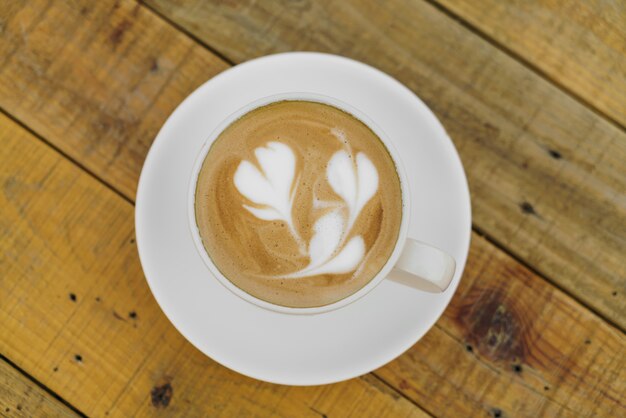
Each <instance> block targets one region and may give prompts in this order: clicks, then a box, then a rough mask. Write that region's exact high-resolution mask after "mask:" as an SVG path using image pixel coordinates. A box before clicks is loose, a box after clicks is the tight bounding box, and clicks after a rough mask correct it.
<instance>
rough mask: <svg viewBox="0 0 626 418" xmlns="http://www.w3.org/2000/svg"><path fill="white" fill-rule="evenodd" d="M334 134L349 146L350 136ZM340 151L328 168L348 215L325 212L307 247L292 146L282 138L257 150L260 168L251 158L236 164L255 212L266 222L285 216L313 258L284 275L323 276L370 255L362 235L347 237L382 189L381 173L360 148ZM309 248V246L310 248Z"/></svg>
mask: <svg viewBox="0 0 626 418" xmlns="http://www.w3.org/2000/svg"><path fill="white" fill-rule="evenodd" d="M331 132H332V133H333V134H334V135H335V136H337V137H338V139H340V140H343V141H344V142H345V144H348V142H347V140H346V138H345V134H344V133H343V132H342V131H339V130H338V129H337V128H333V129H331ZM344 147H345V148H347V150H346V149H342V150H340V151H337V152H336V153H335V154H334V155H333V156H332V157H331V159H330V161H329V162H328V165H327V167H326V173H325V176H326V181H327V182H328V183H329V184H330V186H331V187H332V189H333V191H334V192H335V193H336V194H337V195H338V196H339V197H340V198H341V199H342V200H343V202H342V204H343V206H345V208H346V209H347V210H346V211H345V212H347V214H348V217H347V219H344V218H343V214H342V211H340V210H333V211H331V212H329V213H327V214H325V215H323V216H321V217H320V218H319V219H318V220H317V221H316V222H315V225H314V226H313V230H314V232H313V235H312V237H311V241H310V242H309V244H308V245H307V246H304V245H303V240H302V238H301V237H300V234H299V233H298V231H297V230H296V228H295V227H294V221H293V219H292V212H293V209H292V205H293V201H294V199H293V196H294V194H295V192H296V190H297V187H298V183H297V182H296V181H295V180H296V171H295V167H296V164H295V161H296V156H295V155H294V152H293V150H292V149H291V148H290V147H289V146H288V145H286V144H283V143H280V142H269V143H268V144H267V145H266V146H264V147H259V148H257V149H256V150H255V152H254V154H255V156H256V159H257V163H258V166H259V168H257V167H256V166H255V165H254V164H252V163H251V162H249V161H242V162H241V163H240V164H239V166H238V167H237V171H236V172H235V176H234V183H235V186H236V187H237V190H239V193H241V194H242V196H244V197H245V198H247V199H248V200H249V201H251V202H253V203H255V204H256V205H257V206H250V205H247V204H243V205H242V206H243V207H244V208H246V209H247V210H248V211H250V213H252V214H253V215H254V216H256V217H257V218H259V219H261V220H265V221H276V220H282V221H284V222H286V224H287V225H288V226H289V231H290V232H291V234H292V235H293V238H294V240H295V241H296V242H297V243H298V246H299V249H300V251H301V252H302V253H303V254H306V256H307V257H308V258H309V264H308V265H307V266H306V267H305V268H303V269H301V270H298V271H295V272H293V273H288V274H284V275H280V276H277V277H283V278H300V277H306V276H316V275H319V274H344V273H349V272H351V271H354V270H356V268H357V267H358V266H359V264H360V263H361V261H363V257H364V256H365V244H364V242H363V238H362V237H361V236H360V235H357V236H354V237H352V238H351V239H350V241H349V242H347V243H346V240H345V238H346V237H347V236H348V235H349V233H350V229H351V227H352V225H353V224H354V222H355V220H356V219H357V218H358V216H359V214H360V213H361V210H362V209H363V206H365V204H366V203H367V202H368V201H369V200H370V199H371V198H372V197H373V196H374V194H375V193H376V190H377V189H378V172H377V171H376V167H374V165H373V164H372V162H371V161H370V159H369V158H367V156H366V155H365V154H364V153H362V152H360V153H358V154H357V156H356V159H354V158H353V156H352V155H351V154H350V153H349V151H350V150H349V146H347V145H344ZM305 248H306V250H305Z"/></svg>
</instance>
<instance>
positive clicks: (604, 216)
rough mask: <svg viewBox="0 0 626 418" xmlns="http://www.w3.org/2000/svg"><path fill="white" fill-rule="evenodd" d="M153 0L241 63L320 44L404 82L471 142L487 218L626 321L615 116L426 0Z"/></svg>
mask: <svg viewBox="0 0 626 418" xmlns="http://www.w3.org/2000/svg"><path fill="white" fill-rule="evenodd" d="M146 3H147V4H149V5H150V6H151V7H154V8H155V9H156V10H158V11H159V13H162V14H163V15H165V16H167V17H168V18H169V19H171V20H172V21H174V22H176V23H177V24H178V25H180V26H181V27H183V28H185V29H186V30H188V31H189V32H191V33H193V34H194V35H195V36H196V37H197V38H199V39H201V40H203V41H204V42H205V43H206V44H208V45H210V46H211V47H212V48H213V49H215V50H217V51H219V52H220V53H221V54H223V55H224V56H226V57H227V58H229V59H230V60H232V61H234V62H241V61H244V60H247V59H250V58H253V57H256V56H260V55H265V54H269V53H273V52H281V51H289V50H320V51H325V52H332V53H338V54H341V55H346V56H349V57H352V58H355V59H358V60H361V61H364V62H367V63H370V64H372V65H374V66H376V67H378V68H380V69H382V70H384V71H386V72H388V73H389V74H391V75H393V76H395V77H396V78H398V79H399V80H400V81H402V82H403V83H405V84H406V85H407V86H408V87H409V88H411V89H412V90H413V91H415V92H416V93H417V94H418V95H419V96H420V97H421V98H422V99H424V100H425V101H426V102H427V103H428V105H429V106H430V107H431V108H432V109H433V110H434V111H435V113H436V114H437V116H438V117H439V118H440V119H441V120H442V122H443V124H444V126H445V127H446V129H447V130H448V132H449V133H450V135H451V137H452V139H453V140H454V142H455V144H456V146H457V148H458V149H459V152H460V154H461V158H462V160H463V163H464V165H465V169H466V171H467V174H468V177H469V183H470V189H471V193H472V202H473V216H474V224H475V226H476V227H477V228H478V229H479V230H481V231H483V232H484V233H486V234H487V235H489V236H490V237H491V238H492V239H493V240H494V241H497V242H498V243H499V244H500V245H501V246H503V247H506V248H507V250H510V251H511V252H513V253H514V254H515V255H516V256H517V257H519V258H520V259H523V260H524V261H525V262H526V263H528V264H529V265H531V266H532V267H533V268H535V269H537V270H538V271H540V272H541V273H542V274H543V275H544V276H546V277H547V278H549V279H550V280H552V281H554V282H555V283H557V284H558V285H559V286H561V287H562V288H564V289H566V290H567V291H568V292H569V293H571V294H573V295H575V296H576V297H577V298H579V299H580V300H582V301H584V303H585V304H587V305H589V306H591V307H592V308H593V309H594V310H596V311H598V312H600V313H601V314H602V315H604V316H605V317H607V318H609V319H610V320H612V321H614V322H615V323H618V324H619V326H620V327H622V328H625V327H626V302H625V297H626V263H624V262H623V258H624V256H623V254H624V248H626V199H625V195H626V164H624V161H626V133H624V132H623V131H621V130H619V129H618V128H616V127H615V126H614V125H613V124H611V123H610V122H608V121H607V120H605V119H603V118H602V117H601V116H599V115H597V114H596V113H594V112H593V111H591V110H589V109H588V108H586V107H585V106H583V105H582V104H581V103H579V102H578V101H576V100H574V99H573V98H572V97H570V96H569V95H567V94H565V93H563V92H562V91H561V90H559V89H558V88H557V87H555V86H554V85H552V84H550V83H549V82H548V81H546V80H545V79H543V78H541V77H540V76H539V75H537V74H536V73H534V72H532V71H531V70H529V69H528V68H527V67H525V66H524V65H522V64H520V63H519V62H518V61H516V60H515V59H513V58H512V57H510V56H508V55H506V54H505V53H503V52H501V51H499V50H497V49H496V48H494V47H493V46H492V45H491V44H490V43H488V42H487V41H485V40H483V39H481V38H480V37H479V36H477V35H476V34H474V33H473V32H471V31H470V30H468V29H467V28H465V27H463V26H462V25H461V24H459V23H458V22H456V21H454V20H453V19H451V18H449V17H448V16H446V15H444V14H443V13H442V12H441V11H439V10H437V9H436V8H435V7H434V6H432V5H430V4H427V3H425V2H422V1H414V0H398V1H388V2H380V1H377V0H349V1H341V2H334V1H316V2H313V1H300V2H291V1H276V2H250V3H247V2H228V3H219V4H218V3H215V2H203V1H200V0H176V1H173V0H147V1H146ZM520 36H523V34H520ZM607 59H608V58H607ZM622 59H623V57H622ZM619 62H623V61H617V60H615V61H613V62H612V63H611V64H613V65H618V64H619ZM604 81H606V80H604ZM622 83H626V81H624V80H622ZM604 89H605V90H607V91H609V90H612V91H616V90H619V89H620V88H619V85H618V86H614V85H613V84H611V83H610V82H608V81H607V84H606V85H605V86H604ZM615 106H616V107H620V106H621V108H622V109H625V108H626V99H624V100H621V101H619V102H617V103H615Z"/></svg>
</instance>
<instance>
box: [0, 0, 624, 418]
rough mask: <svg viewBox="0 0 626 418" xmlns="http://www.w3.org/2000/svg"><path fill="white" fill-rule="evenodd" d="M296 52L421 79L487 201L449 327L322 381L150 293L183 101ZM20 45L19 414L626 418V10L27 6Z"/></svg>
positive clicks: (12, 87)
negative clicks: (147, 272) (142, 217)
mask: <svg viewBox="0 0 626 418" xmlns="http://www.w3.org/2000/svg"><path fill="white" fill-rule="evenodd" d="M290 50H316V51H327V52H333V53H337V54H342V55H346V56H349V57H352V58H355V59H358V60H361V61H364V62H367V63H369V64H371V65H374V66H376V67H378V68H380V69H382V70H383V71H386V72H388V73H389V74H392V75H393V76H395V77H396V78H398V79H399V80H400V81H402V82H403V83H405V84H406V85H407V86H409V88H411V89H412V90H413V91H415V92H416V93H417V94H418V95H419V96H420V97H421V98H422V99H424V100H425V101H426V102H427V104H428V105H429V106H430V107H431V108H432V109H433V110H434V112H435V113H436V114H437V116H438V117H439V118H440V119H441V121H442V122H443V124H444V125H445V127H446V128H447V130H448V132H449V133H450V136H451V137H452V138H453V140H454V143H455V144H456V146H457V148H458V150H459V152H460V154H461V157H462V160H463V163H464V165H465V169H466V171H467V174H468V176H469V182H470V188H471V193H472V203H473V214H474V225H473V227H474V232H473V235H472V246H471V251H470V256H469V261H468V265H467V267H466V270H465V274H464V277H463V280H462V282H461V285H460V287H459V290H458V292H457V294H456V296H455V297H454V299H453V301H452V303H451V305H450V307H449V308H448V309H447V310H446V312H445V314H444V315H443V317H442V318H441V319H440V320H439V322H438V323H437V324H436V326H435V327H434V328H433V329H432V330H431V331H430V332H429V333H428V334H427V335H426V336H425V337H424V338H423V339H422V340H421V341H419V342H418V343H417V344H416V345H415V346H413V347H412V348H411V349H410V350H409V351H408V352H407V353H405V354H404V355H403V356H401V357H400V358H398V359H397V360H395V361H393V362H391V363H390V364H388V365H386V366H385V367H382V368H381V369H379V370H376V371H375V372H373V373H370V374H369V375H366V376H363V377H361V378H357V379H353V380H350V381H347V382H343V383H339V384H335V385H329V386H322V387H308V388H299V387H286V386H277V385H272V384H266V383H262V382H259V381H256V380H252V379H249V378H246V377H243V376H241V375H239V374H237V373H234V372H231V371H230V370H228V369H226V368H224V367H221V366H219V365H218V364H216V363H215V362H213V361H212V360H210V359H208V358H207V357H205V356H204V355H203V354H201V353H200V352H199V351H198V350H196V349H194V348H193V347H192V346H191V345H190V344H189V343H187V342H186V341H185V340H184V339H183V338H182V336H181V335H180V334H178V332H177V331H176V330H175V329H174V328H173V326H172V325H171V324H170V323H169V321H168V320H167V319H166V318H165V316H164V315H163V313H162V312H161V311H160V310H159V308H158V306H157V304H156V302H155V300H154V298H153V297H152V295H151V294H150V291H149V290H148V286H147V285H146V281H145V279H144V276H143V273H142V271H141V267H140V265H139V260H138V257H137V250H136V248H135V239H134V230H133V203H134V199H135V192H136V186H137V179H138V175H139V172H140V169H141V166H142V163H143V160H144V158H145V155H146V152H147V150H148V148H149V147H150V143H151V142H152V140H153V139H154V137H155V135H156V133H157V131H158V129H159V127H160V126H161V124H162V123H163V122H164V121H165V119H166V118H167V116H168V115H169V114H170V113H171V112H172V110H173V109H174V108H175V107H176V105H177V104H178V103H180V102H181V100H183V98H184V97H185V96H187V95H188V94H189V93H190V92H191V91H193V90H194V89H195V88H196V87H198V85H200V84H201V83H202V82H204V81H206V80H207V79H209V78H211V77H213V76H214V75H216V74H217V73H219V72H221V71H223V70H225V69H226V68H228V67H230V66H232V65H234V64H236V63H239V62H242V61H245V60H248V59H250V58H253V57H257V56H261V55H265V54H269V53H273V52H279V51H290ZM0 57H2V59H1V64H0V107H1V113H0V182H1V185H2V193H0V211H1V216H0V237H1V240H0V353H1V355H2V357H1V358H0V415H3V416H4V415H6V416H57V415H58V416H76V415H81V416H82V415H88V416H111V417H112V416H120V417H132V416H153V415H154V416H157V415H158V416H182V417H196V416H221V417H238V416H277V417H315V418H319V417H329V418H330V417H346V416H350V417H365V416H372V417H396V416H398V417H404V416H414V417H418V416H429V415H432V416H449V417H470V416H472V417H489V416H491V417H518V416H529V417H539V416H545V417H555V416H558V417H588V416H603V417H618V416H626V406H625V404H626V338H625V336H624V333H623V331H624V328H625V327H626V302H625V301H626V299H625V298H626V130H625V127H626V3H625V2H623V1H619V0H588V1H583V0H580V1H571V2H565V1H557V0H517V1H506V2H505V1H500V0H481V1H470V0H428V1H420V0H393V1H384V2H383V1H375V0H350V1H330V0H326V1H313V0H299V1H295V0H294V1H279V2H275V1H272V2H268V1H237V0H231V1H221V2H217V1H214V2H205V1H200V0H146V1H145V2H140V3H137V2H135V1H133V0H117V1H114V0H99V1H88V0H65V1H52V0H32V1H18V0H9V1H3V2H2V3H0ZM478 306H480V308H478Z"/></svg>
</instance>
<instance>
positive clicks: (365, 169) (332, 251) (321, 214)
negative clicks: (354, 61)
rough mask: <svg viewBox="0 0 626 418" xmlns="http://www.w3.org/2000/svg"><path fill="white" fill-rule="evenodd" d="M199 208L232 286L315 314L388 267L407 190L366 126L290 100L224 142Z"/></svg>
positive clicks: (204, 175) (237, 125)
mask: <svg viewBox="0 0 626 418" xmlns="http://www.w3.org/2000/svg"><path fill="white" fill-rule="evenodd" d="M195 211H196V222H197V226H198V230H199V233H200V236H201V238H202V242H203V245H204V247H205V249H206V251H207V254H208V255H209V257H210V258H211V260H212V261H213V263H214V264H215V266H216V267H217V268H218V269H219V270H220V272H221V273H222V274H223V275H224V276H225V277H226V278H227V279H228V280H230V281H231V282H232V283H233V284H235V285H236V286H238V287H239V288H241V289H242V290H244V291H246V292H247V293H250V294H251V295H253V296H255V297H257V298H259V299H262V300H265V301H268V302H271V303H275V304H279V305H283V306H289V307H313V306H323V305H327V304H330V303H333V302H336V301H338V300H341V299H343V298H345V297H347V296H349V295H351V294H352V293H354V292H356V291H358V290H359V289H360V288H361V287H363V286H365V285H366V284H367V283H369V281H370V280H372V278H374V277H375V276H376V274H377V273H378V272H379V271H380V270H381V268H382V267H383V266H384V265H385V263H386V262H387V260H388V258H389V257H390V255H391V253H392V252H393V249H394V247H395V244H396V241H397V237H398V233H399V229H400V223H401V220H402V194H401V189H400V181H399V179H398V175H397V172H396V168H395V164H394V162H393V160H392V159H391V156H390V155H389V153H388V151H387V149H386V148H385V146H384V145H383V143H382V142H381V141H380V139H379V138H378V137H377V136H376V134H374V132H372V131H371V130H370V129H369V128H368V127H367V126H366V125H364V124H363V123H362V122H361V121H360V120H358V119H356V118H355V117H354V116H352V115H350V114H348V113H345V112H343V111H342V110H339V109H337V108H334V107H332V106H329V105H325V104H321V103H315V102H306V101H284V102H279V103H274V104H271V105H267V106H264V107H261V108H258V109H255V110H253V111H251V112H249V113H248V114H246V115H244V116H243V117H241V118H240V119H239V120H237V121H235V122H234V123H232V124H231V125H230V126H229V127H227V128H226V129H225V130H224V131H223V132H222V133H221V134H220V135H219V136H218V138H217V139H216V140H215V142H214V143H213V144H212V146H211V148H210V150H209V152H208V154H207V156H206V158H205V160H204V162H203V164H202V167H201V170H200V174H199V176H198V182H197V187H196V199H195Z"/></svg>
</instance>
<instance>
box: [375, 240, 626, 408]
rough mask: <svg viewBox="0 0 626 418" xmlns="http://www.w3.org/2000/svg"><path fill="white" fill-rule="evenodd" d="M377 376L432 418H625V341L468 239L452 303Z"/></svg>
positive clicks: (520, 269) (489, 248) (498, 254)
mask: <svg viewBox="0 0 626 418" xmlns="http://www.w3.org/2000/svg"><path fill="white" fill-rule="evenodd" d="M376 373H377V375H378V376H380V377H381V378H383V380H385V381H387V382H389V383H391V384H392V385H394V386H395V387H396V388H398V389H399V390H402V392H403V393H404V394H405V395H407V396H409V397H410V398H411V399H414V400H415V401H416V402H417V403H418V404H420V405H423V406H424V407H425V408H426V409H427V410H428V412H430V413H431V414H433V415H435V416H450V417H459V416H467V417H470V416H472V417H473V416H492V417H493V416H497V415H498V413H497V412H498V411H499V413H500V416H502V417H557V416H558V417H572V418H578V417H591V416H600V417H604V416H606V417H608V416H624V415H626V338H624V335H623V334H621V333H620V332H619V331H616V330H615V329H614V328H611V327H609V326H608V325H607V324H605V323H604V322H602V321H600V320H599V319H598V318H597V317H596V316H595V315H593V314H592V313H591V312H589V311H587V310H585V309H581V307H580V306H579V305H578V304H576V303H574V302H573V301H572V300H571V299H570V298H569V297H567V296H565V295H564V294H563V293H562V292H560V291H558V290H556V289H555V288H554V287H552V286H549V285H547V284H546V282H545V281H544V280H541V279H540V278H539V277H537V276H535V275H534V274H532V273H531V272H530V271H528V270H527V269H525V268H524V267H522V266H520V265H519V264H517V263H515V262H514V261H513V260H512V259H511V258H509V257H507V256H506V255H505V254H503V253H502V252H501V251H499V250H498V249H496V248H494V247H493V246H490V245H488V243H487V242H486V241H485V240H484V239H483V238H481V237H478V236H475V237H474V241H473V243H472V250H471V252H470V257H469V258H468V266H467V268H466V273H465V275H464V276H463V281H462V283H461V286H460V288H459V291H458V292H457V294H456V295H455V297H454V298H453V301H452V303H451V304H450V306H449V307H448V309H447V310H446V311H445V313H444V315H443V317H442V318H441V319H440V320H439V321H438V323H437V325H436V327H435V328H434V329H433V330H431V331H430V332H429V333H428V334H427V335H426V336H425V338H424V339H423V340H421V341H420V342H419V343H418V344H416V345H415V346H414V347H413V348H412V349H411V350H410V351H409V352H408V353H407V354H406V355H404V356H402V357H400V358H399V359H398V360H397V361H395V362H393V363H391V364H389V365H388V366H387V367H385V368H383V369H381V370H378V371H377V372H376Z"/></svg>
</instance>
